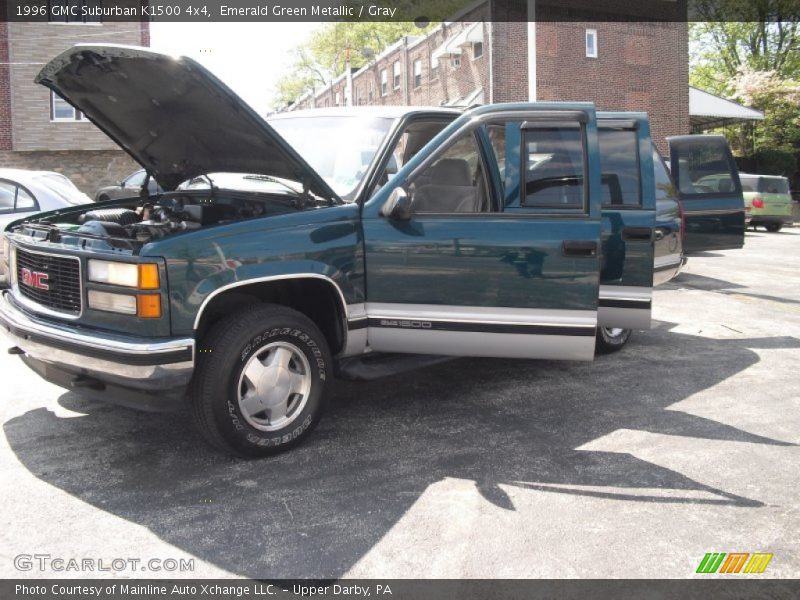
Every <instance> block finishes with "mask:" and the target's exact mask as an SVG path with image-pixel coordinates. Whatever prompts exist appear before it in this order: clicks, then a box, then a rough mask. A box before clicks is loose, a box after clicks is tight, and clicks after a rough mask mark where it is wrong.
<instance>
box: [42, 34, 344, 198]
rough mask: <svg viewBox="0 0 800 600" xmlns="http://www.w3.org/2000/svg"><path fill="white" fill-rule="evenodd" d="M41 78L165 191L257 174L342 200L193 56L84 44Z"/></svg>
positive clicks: (53, 64)
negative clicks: (196, 180)
mask: <svg viewBox="0 0 800 600" xmlns="http://www.w3.org/2000/svg"><path fill="white" fill-rule="evenodd" d="M36 83H40V84H42V85H45V86H47V87H48V88H50V89H51V90H53V91H54V92H56V93H57V94H58V95H59V96H61V97H62V98H64V99H65V100H67V101H68V102H69V103H70V104H72V105H73V106H74V107H75V108H77V109H78V110H80V111H81V112H82V113H83V114H84V115H86V117H87V118H88V119H89V120H90V121H92V122H93V123H94V124H95V125H97V126H98V127H99V128H100V129H102V130H103V131H104V132H105V133H106V134H107V135H108V136H109V137H110V138H111V139H113V140H114V141H115V142H116V143H117V144H119V146H121V147H122V148H123V149H124V150H125V151H126V152H127V153H128V154H130V155H131V156H132V157H133V158H134V160H136V162H138V163H139V164H141V165H142V166H143V167H144V168H145V169H146V170H147V171H148V172H149V173H150V174H151V176H152V177H153V178H155V180H156V181H157V182H158V183H159V185H161V187H162V188H163V189H165V190H173V189H175V187H176V186H177V185H178V184H179V183H181V182H182V181H185V180H187V179H190V178H191V177H196V176H198V175H203V174H206V173H213V172H232V173H253V174H258V175H269V176H272V177H281V178H284V179H289V180H292V181H296V182H298V183H301V184H302V185H303V186H304V187H305V188H307V189H308V190H309V191H311V192H312V193H314V194H316V195H317V196H321V197H323V198H326V199H330V200H334V201H336V200H338V199H337V197H336V194H335V193H334V192H333V190H331V188H330V187H329V186H328V184H327V183H325V181H324V180H323V179H322V177H320V175H319V174H318V173H316V172H315V171H314V170H313V169H312V168H311V167H310V166H309V165H308V163H306V161H305V160H303V159H302V158H301V157H300V155H298V154H297V152H295V151H294V149H292V147H291V146H289V144H287V143H286V141H285V140H284V139H283V138H281V137H280V136H279V135H278V134H277V133H276V131H275V130H274V129H273V128H272V127H270V126H269V125H268V124H267V123H266V121H264V119H262V118H261V117H259V116H258V114H256V112H255V111H254V110H253V109H252V108H250V107H249V106H248V105H247V104H246V103H245V102H244V101H243V100H242V99H241V98H239V96H237V95H236V94H235V93H234V92H233V91H232V90H231V89H230V88H228V87H227V86H226V85H225V84H224V83H222V82H221V81H220V80H219V79H217V78H216V77H215V76H214V75H213V74H212V73H211V72H209V71H208V70H207V69H206V68H205V67H203V66H202V65H200V64H199V63H197V62H196V61H194V60H192V59H190V58H186V57H180V58H175V57H172V56H169V55H166V54H160V53H158V52H153V51H151V50H148V49H146V48H136V47H131V46H118V45H111V44H109V45H95V44H91V45H78V46H74V47H73V48H71V49H69V50H67V51H66V52H63V53H62V54H60V55H59V56H57V57H56V58H54V59H53V60H51V61H50V62H49V63H48V64H47V65H46V66H45V67H44V68H43V69H42V70H41V71H40V73H39V74H38V75H37V76H36Z"/></svg>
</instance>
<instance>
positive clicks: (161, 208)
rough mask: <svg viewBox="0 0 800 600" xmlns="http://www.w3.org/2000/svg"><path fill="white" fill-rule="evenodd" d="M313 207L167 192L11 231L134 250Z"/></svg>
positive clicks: (288, 200) (290, 199)
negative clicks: (215, 227)
mask: <svg viewBox="0 0 800 600" xmlns="http://www.w3.org/2000/svg"><path fill="white" fill-rule="evenodd" d="M108 204H110V206H109V205H108ZM316 206H319V204H317V203H314V202H310V203H309V202H301V198H299V197H297V196H292V195H283V194H269V195H267V194H253V193H246V192H224V193H222V192H218V191H215V192H209V191H203V192H200V191H183V192H167V193H165V194H161V195H159V196H157V197H153V198H148V199H145V200H141V199H134V200H129V201H118V202H113V203H103V204H101V205H96V206H94V207H92V206H91V205H88V206H87V207H86V208H87V210H83V211H80V212H77V213H71V214H67V215H56V216H50V217H46V218H42V219H36V220H30V221H26V222H24V223H22V224H21V225H19V226H17V227H16V228H15V230H16V231H17V232H18V233H21V234H23V235H27V236H29V237H31V238H33V239H39V240H45V239H47V240H49V241H51V242H60V243H63V244H69V245H78V246H79V247H81V248H84V249H89V250H91V249H96V250H126V249H127V250H132V251H135V250H137V249H138V248H140V247H141V246H143V245H144V244H147V243H150V242H154V241H158V240H160V239H163V238H165V237H167V236H171V235H175V234H178V233H183V232H189V231H195V230H198V229H202V228H204V227H209V226H213V225H224V224H226V223H233V222H236V221H243V220H246V219H254V218H259V217H266V216H274V215H280V214H287V213H292V212H297V211H300V210H304V209H308V208H314V207H316Z"/></svg>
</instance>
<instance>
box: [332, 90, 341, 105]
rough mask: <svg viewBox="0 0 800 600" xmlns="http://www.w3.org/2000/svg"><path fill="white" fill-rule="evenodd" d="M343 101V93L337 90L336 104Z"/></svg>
mask: <svg viewBox="0 0 800 600" xmlns="http://www.w3.org/2000/svg"><path fill="white" fill-rule="evenodd" d="M341 103H342V95H341V94H340V93H339V92H336V104H335V105H334V106H339V105H340V104H341Z"/></svg>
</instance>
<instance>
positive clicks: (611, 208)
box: [597, 113, 656, 329]
mask: <svg viewBox="0 0 800 600" xmlns="http://www.w3.org/2000/svg"><path fill="white" fill-rule="evenodd" d="M597 134H598V142H599V145H600V166H601V179H600V182H601V187H602V190H603V196H602V215H603V218H602V226H601V240H602V254H601V269H600V302H599V307H598V312H597V322H598V324H599V325H600V326H602V327H612V328H616V327H620V328H623V329H650V311H651V303H652V295H653V263H654V260H655V254H654V248H655V246H654V231H655V227H656V194H655V187H654V181H653V146H652V142H651V141H650V127H649V124H648V121H647V115H646V114H644V113H598V114H597Z"/></svg>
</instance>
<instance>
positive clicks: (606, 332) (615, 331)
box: [595, 327, 631, 354]
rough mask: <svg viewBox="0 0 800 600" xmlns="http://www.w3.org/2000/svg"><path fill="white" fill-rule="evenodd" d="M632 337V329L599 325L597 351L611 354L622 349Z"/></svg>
mask: <svg viewBox="0 0 800 600" xmlns="http://www.w3.org/2000/svg"><path fill="white" fill-rule="evenodd" d="M630 337H631V330H630V329H620V328H618V327H598V328H597V342H596V343H595V352H596V353H597V354H611V353H612V352H617V351H619V350H621V349H622V348H623V347H624V346H625V344H627V343H628V340H629V339H630Z"/></svg>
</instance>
